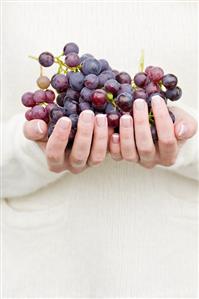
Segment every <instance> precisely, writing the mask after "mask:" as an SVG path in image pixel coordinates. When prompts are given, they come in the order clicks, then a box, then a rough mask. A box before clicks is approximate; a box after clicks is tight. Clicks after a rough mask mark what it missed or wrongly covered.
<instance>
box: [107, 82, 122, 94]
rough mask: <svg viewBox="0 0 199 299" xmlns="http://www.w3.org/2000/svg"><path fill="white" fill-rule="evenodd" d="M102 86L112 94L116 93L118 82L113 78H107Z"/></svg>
mask: <svg viewBox="0 0 199 299" xmlns="http://www.w3.org/2000/svg"><path fill="white" fill-rule="evenodd" d="M104 87H105V90H106V91H107V92H111V93H112V94H113V95H117V92H118V90H119V88H120V83H118V82H117V81H116V80H115V79H109V80H108V81H106V83H105V84H104Z"/></svg>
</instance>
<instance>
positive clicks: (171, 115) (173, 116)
mask: <svg viewBox="0 0 199 299" xmlns="http://www.w3.org/2000/svg"><path fill="white" fill-rule="evenodd" d="M169 115H170V117H171V120H172V122H173V123H174V122H175V115H174V114H173V112H171V111H170V110H169Z"/></svg>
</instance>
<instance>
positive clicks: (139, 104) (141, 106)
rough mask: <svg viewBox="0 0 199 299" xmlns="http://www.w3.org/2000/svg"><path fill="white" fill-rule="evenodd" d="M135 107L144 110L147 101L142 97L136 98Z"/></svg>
mask: <svg viewBox="0 0 199 299" xmlns="http://www.w3.org/2000/svg"><path fill="white" fill-rule="evenodd" d="M134 105H135V108H136V109H137V110H144V107H145V101H144V100H142V99H138V100H135V104H134Z"/></svg>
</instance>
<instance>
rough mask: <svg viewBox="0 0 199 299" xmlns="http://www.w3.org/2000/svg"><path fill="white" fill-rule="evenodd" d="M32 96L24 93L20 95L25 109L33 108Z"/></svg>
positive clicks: (30, 93)
mask: <svg viewBox="0 0 199 299" xmlns="http://www.w3.org/2000/svg"><path fill="white" fill-rule="evenodd" d="M33 95H34V93H33V92H26V93H24V94H23V95H22V97H21V101H22V104H23V105H24V106H25V107H33V106H35V101H34V98H33Z"/></svg>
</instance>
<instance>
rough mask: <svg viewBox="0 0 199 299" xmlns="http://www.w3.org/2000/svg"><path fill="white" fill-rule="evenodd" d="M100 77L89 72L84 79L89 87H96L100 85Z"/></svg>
mask: <svg viewBox="0 0 199 299" xmlns="http://www.w3.org/2000/svg"><path fill="white" fill-rule="evenodd" d="M98 84H99V79H98V77H97V76H96V75H94V74H89V75H87V76H86V77H85V79H84V85H85V86H86V87H87V88H89V89H95V88H97V87H98Z"/></svg>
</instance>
